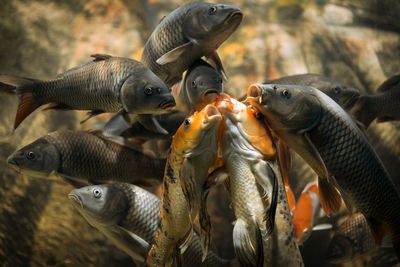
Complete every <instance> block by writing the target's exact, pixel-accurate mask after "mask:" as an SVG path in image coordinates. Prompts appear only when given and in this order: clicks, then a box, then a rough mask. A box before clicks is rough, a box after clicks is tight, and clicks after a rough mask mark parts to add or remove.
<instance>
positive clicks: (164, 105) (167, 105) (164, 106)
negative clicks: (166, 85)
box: [158, 100, 176, 109]
mask: <svg viewBox="0 0 400 267" xmlns="http://www.w3.org/2000/svg"><path fill="white" fill-rule="evenodd" d="M175 106H176V103H175V100H167V101H164V102H161V103H160V104H159V105H158V107H159V108H160V109H171V108H173V107H175Z"/></svg>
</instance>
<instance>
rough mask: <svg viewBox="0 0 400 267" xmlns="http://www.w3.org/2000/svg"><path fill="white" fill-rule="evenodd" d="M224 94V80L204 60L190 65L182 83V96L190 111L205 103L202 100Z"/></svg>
mask: <svg viewBox="0 0 400 267" xmlns="http://www.w3.org/2000/svg"><path fill="white" fill-rule="evenodd" d="M222 92H223V85H222V78H221V76H220V75H219V74H218V72H217V71H216V70H215V69H214V68H213V67H212V66H211V65H210V64H208V63H207V62H205V61H204V60H202V59H199V60H197V61H195V62H194V63H193V64H192V65H190V67H189V69H188V70H187V72H186V74H185V78H184V79H183V81H182V83H181V88H180V93H179V94H180V95H181V96H182V99H183V103H184V104H185V105H186V108H187V109H188V110H192V109H193V108H195V109H196V110H200V109H201V108H196V107H195V105H196V104H200V103H203V102H204V101H202V99H203V98H204V97H206V96H207V95H209V94H211V93H216V94H220V93H222Z"/></svg>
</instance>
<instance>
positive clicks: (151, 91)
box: [144, 87, 153, 95]
mask: <svg viewBox="0 0 400 267" xmlns="http://www.w3.org/2000/svg"><path fill="white" fill-rule="evenodd" d="M144 93H145V94H146V95H151V94H152V93H153V88H151V87H146V88H145V89H144Z"/></svg>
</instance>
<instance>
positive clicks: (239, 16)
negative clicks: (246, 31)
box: [225, 10, 243, 23]
mask: <svg viewBox="0 0 400 267" xmlns="http://www.w3.org/2000/svg"><path fill="white" fill-rule="evenodd" d="M237 20H239V21H240V22H242V20H243V13H242V11H240V10H237V11H234V12H232V13H231V15H230V16H229V17H228V18H227V19H226V21H225V23H231V22H232V21H237Z"/></svg>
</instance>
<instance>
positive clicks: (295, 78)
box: [243, 73, 360, 110]
mask: <svg viewBox="0 0 400 267" xmlns="http://www.w3.org/2000/svg"><path fill="white" fill-rule="evenodd" d="M263 84H292V85H301V86H311V87H315V88H317V89H319V90H321V91H322V92H324V93H325V94H326V95H328V96H329V97H330V98H332V99H333V101H335V102H336V103H338V104H339V106H341V107H342V108H343V109H345V110H349V109H350V108H351V107H352V105H353V104H354V102H355V101H356V100H357V97H359V96H360V91H359V90H358V89H357V88H354V87H351V86H348V85H345V84H342V83H340V82H337V81H335V80H333V79H331V78H329V77H326V76H323V75H321V74H314V73H306V74H297V75H290V76H284V77H281V78H279V79H275V80H268V81H265V82H263ZM244 98H246V96H244V97H243V99H244Z"/></svg>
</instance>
